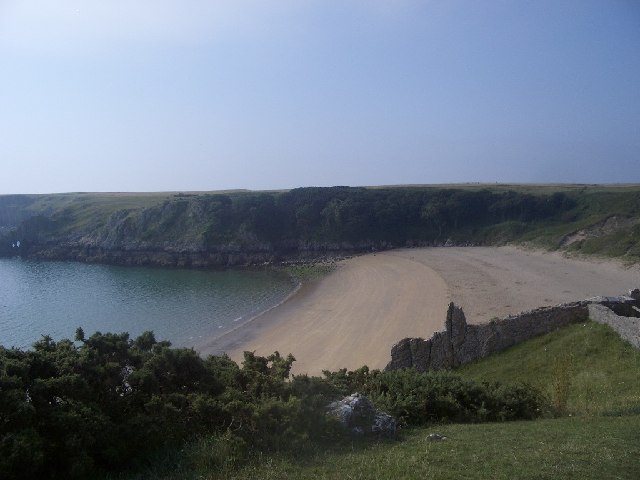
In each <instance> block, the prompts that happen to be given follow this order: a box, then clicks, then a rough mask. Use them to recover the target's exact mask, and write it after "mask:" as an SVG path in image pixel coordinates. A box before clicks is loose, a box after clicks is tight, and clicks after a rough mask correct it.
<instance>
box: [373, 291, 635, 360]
mask: <svg viewBox="0 0 640 480" xmlns="http://www.w3.org/2000/svg"><path fill="white" fill-rule="evenodd" d="M636 290H637V289H636ZM634 292H635V293H634ZM633 295H635V297H637V296H638V292H637V291H632V292H630V296H621V297H594V298H591V299H587V300H583V301H579V302H572V303H565V304H562V305H556V306H552V307H541V308H537V309H535V310H531V311H528V312H523V313H520V314H517V315H511V316H509V317H506V318H503V319H496V320H492V321H490V322H489V323H486V324H481V325H468V324H467V321H466V318H465V315H464V312H463V311H462V309H461V308H460V307H458V306H456V305H454V304H453V303H451V304H449V309H448V311H447V317H446V320H445V331H444V332H436V333H435V334H434V335H433V336H432V337H431V338H430V339H429V340H424V339H422V338H405V339H403V340H401V341H400V342H398V343H396V344H395V345H394V346H393V347H392V349H391V361H390V362H389V364H388V365H387V366H386V368H385V369H386V370H397V369H401V368H415V369H416V370H418V371H428V370H445V369H450V368H455V367H457V366H459V365H463V364H465V363H468V362H471V361H473V360H477V359H479V358H483V357H486V356H487V355H490V354H492V353H495V352H499V351H500V350H504V349H506V348H509V347H511V346H513V345H516V344H518V343H521V342H523V341H525V340H528V339H530V338H533V337H537V336H539V335H543V334H545V333H549V332H551V331H553V330H556V329H558V328H561V327H564V326H567V325H570V324H572V323H577V322H584V321H586V320H587V319H588V318H589V317H591V318H592V319H593V320H596V321H599V322H601V323H606V324H608V325H611V326H612V327H613V328H614V329H615V330H616V331H617V332H618V333H619V334H620V335H621V336H622V337H623V338H624V339H625V340H627V341H629V342H631V343H632V344H633V345H636V346H638V347H639V348H640V318H634V317H640V309H639V307H640V301H639V300H637V299H636V298H635V297H634V296H633ZM596 314H597V315H596Z"/></svg>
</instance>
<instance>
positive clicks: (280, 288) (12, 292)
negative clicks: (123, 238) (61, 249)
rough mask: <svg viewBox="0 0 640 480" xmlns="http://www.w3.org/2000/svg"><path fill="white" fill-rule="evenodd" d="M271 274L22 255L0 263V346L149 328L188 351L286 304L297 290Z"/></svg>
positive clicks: (279, 274)
mask: <svg viewBox="0 0 640 480" xmlns="http://www.w3.org/2000/svg"><path fill="white" fill-rule="evenodd" d="M294 286H295V285H294V283H293V281H292V280H291V278H289V276H287V275H286V274H284V273H282V272H278V271H273V270H258V271H248V270H229V271H204V270H176V269H161V268H151V267H119V266H112V265H96V264H84V263H77V262H49V261H36V260H25V259H21V258H2V259H0V345H3V346H5V347H12V346H15V347H18V348H28V347H30V346H31V345H32V344H33V342H35V341H37V340H39V339H40V338H41V337H42V335H50V336H51V337H52V338H53V339H54V340H60V339H62V338H70V339H73V337H74V335H75V331H76V329H77V328H78V327H82V329H83V330H84V332H85V334H86V335H87V336H89V335H91V334H92V333H94V332H95V331H100V332H102V333H105V332H114V333H120V332H129V333H130V335H131V337H132V338H134V337H135V336H137V335H140V334H141V333H142V332H144V331H145V330H152V331H153V332H154V333H155V336H156V338H157V339H158V340H169V341H170V342H171V343H172V344H173V345H174V346H179V347H191V346H197V345H198V344H200V343H203V342H204V341H205V340H207V339H209V338H212V337H214V336H218V335H220V334H222V333H224V332H226V331H229V330H231V329H233V328H234V327H236V326H237V325H239V324H241V323H242V322H244V321H246V320H248V319H250V318H252V317H254V316H255V315H257V314H259V313H261V312H263V311H265V310H267V309H269V308H270V307H272V306H274V305H276V304H278V303H280V302H282V301H283V300H284V299H285V298H286V297H287V296H288V295H289V294H290V293H291V292H292V291H293V289H294Z"/></svg>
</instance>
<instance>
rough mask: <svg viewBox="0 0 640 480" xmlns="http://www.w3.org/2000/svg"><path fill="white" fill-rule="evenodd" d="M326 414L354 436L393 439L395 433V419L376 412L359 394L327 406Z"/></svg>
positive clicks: (366, 399)
mask: <svg viewBox="0 0 640 480" xmlns="http://www.w3.org/2000/svg"><path fill="white" fill-rule="evenodd" d="M327 414H328V415H330V416H332V417H335V418H337V419H338V420H340V423H341V424H342V425H343V426H344V427H345V428H347V429H349V430H350V431H351V432H352V433H353V434H355V435H375V436H381V437H393V436H394V435H395V433H396V419H395V418H394V417H392V416H391V415H388V414H386V413H384V412H381V411H379V410H376V409H375V408H374V406H373V405H372V404H371V402H370V401H369V399H368V398H367V397H365V396H364V395H361V394H359V393H354V394H352V395H348V396H346V397H344V398H343V399H342V400H338V401H336V402H333V403H331V404H329V405H328V406H327Z"/></svg>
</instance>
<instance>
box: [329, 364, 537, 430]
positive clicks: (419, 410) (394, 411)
mask: <svg viewBox="0 0 640 480" xmlns="http://www.w3.org/2000/svg"><path fill="white" fill-rule="evenodd" d="M324 375H325V377H326V379H327V381H328V382H329V383H331V384H332V385H334V386H335V387H336V388H337V389H339V390H341V391H342V393H345V394H346V393H347V392H355V391H358V392H361V393H364V394H365V395H367V396H368V397H369V398H370V399H371V401H372V402H373V403H374V404H375V405H376V406H377V407H378V408H380V409H382V410H384V411H386V412H387V413H390V414H391V415H393V416H395V417H396V418H398V420H399V421H400V422H401V423H403V424H405V425H425V424H429V423H439V422H482V421H498V420H500V421H502V420H520V419H532V418H536V417H538V416H540V415H541V414H542V412H543V411H545V410H546V409H547V402H546V399H545V397H544V396H543V395H542V394H541V393H540V392H539V391H538V390H536V389H534V388H533V387H531V386H528V385H502V384H499V383H478V382H476V381H473V380H467V379H464V378H462V377H461V376H459V375H456V374H453V373H450V372H418V371H416V370H413V369H405V370H394V371H390V372H380V371H379V370H373V371H369V369H368V368H367V367H362V368H360V369H358V370H355V371H351V372H347V371H346V370H344V369H343V370H339V371H337V372H328V371H325V372H324Z"/></svg>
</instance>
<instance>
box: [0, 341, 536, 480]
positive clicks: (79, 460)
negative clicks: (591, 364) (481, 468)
mask: <svg viewBox="0 0 640 480" xmlns="http://www.w3.org/2000/svg"><path fill="white" fill-rule="evenodd" d="M293 361H294V359H293V357H291V356H290V355H289V356H288V357H286V358H283V357H281V356H280V355H279V354H278V353H277V352H276V353H274V354H273V355H271V356H269V357H267V358H264V357H258V356H255V355H254V354H252V353H249V352H246V353H245V358H244V362H243V364H242V366H241V367H240V366H238V365H237V364H236V363H235V362H233V361H231V360H230V359H229V358H227V357H213V356H210V357H208V358H207V359H202V358H201V357H199V356H198V355H197V354H196V352H194V351H193V350H189V349H172V348H169V344H168V343H166V342H157V341H156V340H155V338H154V337H153V334H152V333H150V332H146V333H145V334H143V335H141V336H140V337H138V338H136V339H129V337H128V335H127V334H126V333H123V334H100V333H96V334H94V335H92V336H91V337H89V338H85V336H84V333H83V332H82V330H80V329H79V330H78V332H77V335H76V343H74V342H71V341H69V340H61V341H59V342H55V341H53V340H52V339H51V338H48V337H45V338H43V339H42V340H41V341H39V342H37V343H36V344H34V348H33V350H29V351H22V350H18V349H4V348H0V476H1V477H2V478H5V479H11V478H23V479H24V478H86V477H88V476H92V475H95V473H96V472H98V471H105V472H106V471H119V470H122V469H124V468H134V469H135V468H140V467H141V466H142V465H144V464H145V462H148V461H149V459H151V458H153V457H154V456H158V455H162V454H163V453H164V452H167V451H175V450H176V449H179V448H180V446H181V445H183V444H184V443H185V442H188V441H191V442H193V441H195V439H196V438H201V439H202V440H201V441H200V442H196V443H195V444H194V445H195V447H192V448H195V450H193V452H195V457H199V458H200V459H201V460H200V463H201V464H204V465H206V466H207V469H212V468H213V469H216V468H227V467H233V466H236V465H237V464H239V463H243V462H245V461H247V459H248V458H249V457H252V456H255V454H256V453H261V454H267V453H268V454H271V453H278V452H282V453H283V454H293V453H300V452H304V451H306V450H307V449H308V448H309V446H310V445H315V446H320V445H323V444H326V443H327V442H329V443H335V442H338V443H340V442H346V441H347V438H346V437H345V435H346V434H345V433H344V432H343V430H342V428H341V427H340V425H339V424H338V423H337V421H336V420H335V419H332V418H330V417H328V416H327V415H326V414H325V407H326V405H327V403H329V401H331V400H334V399H336V398H339V397H340V396H341V395H344V394H347V393H352V392H353V391H354V389H357V390H360V391H365V392H367V393H369V395H370V396H371V398H372V399H374V401H376V402H377V403H378V404H379V405H380V406H383V407H384V408H385V409H386V410H387V411H388V412H389V413H391V414H393V415H395V416H397V417H398V418H399V419H400V421H401V422H402V424H403V425H407V426H408V425H421V424H428V423H431V422H434V421H438V422H443V421H444V422H451V421H469V422H482V421H497V420H502V421H505V420H517V419H523V418H535V417H537V416H539V415H541V413H542V412H543V411H544V409H545V405H546V404H545V400H544V398H543V397H542V396H541V395H540V393H539V392H538V391H537V390H535V389H532V388H529V387H523V386H517V385H514V386H509V385H501V384H498V383H492V384H481V383H478V382H475V381H473V380H464V379H462V378H460V377H458V376H457V375H453V374H451V373H438V374H425V373H422V374H420V373H417V372H415V371H409V370H407V371H400V372H393V373H390V372H388V373H382V372H378V371H374V372H369V371H368V369H366V367H365V368H362V369H360V370H358V371H357V372H355V373H354V372H351V373H348V372H344V371H341V372H333V373H329V372H327V378H325V379H321V378H312V377H311V378H310V377H307V376H296V377H294V378H292V379H290V378H289V371H290V368H291V365H292V363H293ZM193 455H194V454H190V457H193Z"/></svg>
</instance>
